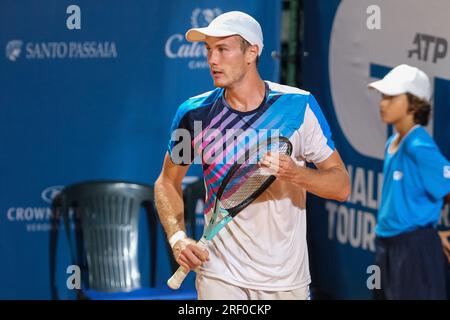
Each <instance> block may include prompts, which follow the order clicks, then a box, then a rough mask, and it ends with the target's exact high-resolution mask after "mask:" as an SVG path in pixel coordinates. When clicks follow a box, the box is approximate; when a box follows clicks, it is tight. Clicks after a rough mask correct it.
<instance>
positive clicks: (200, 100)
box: [178, 88, 223, 116]
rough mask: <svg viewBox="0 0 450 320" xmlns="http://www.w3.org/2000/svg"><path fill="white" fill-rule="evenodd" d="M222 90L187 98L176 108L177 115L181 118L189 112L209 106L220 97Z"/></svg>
mask: <svg viewBox="0 0 450 320" xmlns="http://www.w3.org/2000/svg"><path fill="white" fill-rule="evenodd" d="M222 90H223V89H221V88H216V89H214V90H211V91H207V92H204V93H202V94H199V95H196V96H193V97H190V98H188V99H187V100H185V101H184V102H183V103H182V104H180V106H179V107H178V115H179V116H183V115H185V114H186V113H188V112H190V111H194V110H199V109H201V108H205V107H209V106H211V105H212V104H213V103H214V102H215V101H216V100H217V99H218V98H219V97H220V96H221V94H222Z"/></svg>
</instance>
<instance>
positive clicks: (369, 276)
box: [302, 0, 450, 299]
mask: <svg viewBox="0 0 450 320" xmlns="http://www.w3.org/2000/svg"><path fill="white" fill-rule="evenodd" d="M449 10H450V3H449V2H448V1H445V0H437V1H431V2H429V1H428V2H424V1H420V0H414V1H410V0H408V1H407V0H402V1H388V0H375V1H373V0H370V1H368V0H367V1H366V0H363V1H360V0H346V1H339V0H331V1H330V0H319V1H305V2H304V18H305V21H304V23H305V34H304V44H303V50H304V51H303V55H302V56H303V62H302V80H303V84H304V88H305V89H306V90H309V91H311V92H312V93H313V94H314V95H315V96H316V98H317V100H318V102H319V104H320V105H321V106H322V109H323V111H324V113H325V116H326V118H327V120H328V122H329V123H330V126H331V129H332V132H333V137H334V141H335V142H336V147H337V149H338V151H339V152H340V154H341V156H342V158H343V160H344V162H345V164H346V166H347V169H348V172H349V174H350V177H351V182H352V192H351V196H350V197H349V199H348V201H346V202H344V203H337V202H335V201H328V200H323V199H319V198H316V197H310V201H309V203H308V210H309V211H308V219H309V226H310V227H309V236H310V243H311V245H310V255H311V264H312V273H313V274H312V278H313V287H315V288H317V289H318V290H320V291H321V294H322V295H324V296H328V297H330V298H337V299H370V298H372V296H373V292H372V290H371V283H372V280H373V279H374V278H373V276H374V275H375V271H376V269H375V268H374V266H373V265H374V251H375V242H374V241H375V232H374V227H375V225H376V213H377V209H378V206H379V203H380V198H381V197H380V195H381V186H382V183H383V175H382V161H383V152H384V145H385V142H386V139H387V137H388V136H389V135H390V134H392V128H390V127H387V126H386V125H384V124H383V123H382V122H381V120H380V117H379V107H378V104H379V100H380V96H379V94H377V93H376V92H374V91H369V90H368V89H367V84H368V83H369V82H371V81H374V80H375V79H377V78H382V77H383V76H384V75H385V74H386V73H387V72H388V71H389V70H390V69H392V68H393V67H395V66H396V65H399V64H401V63H407V64H410V65H414V66H417V67H419V68H421V69H423V70H424V71H425V72H426V73H427V74H428V75H429V76H430V78H431V80H432V83H433V92H434V98H433V112H432V117H431V121H430V124H429V125H428V127H427V130H428V131H429V133H430V134H431V135H432V136H433V137H434V139H435V141H436V142H437V144H438V146H439V147H440V149H441V151H442V152H443V153H444V154H445V155H446V157H447V158H449V157H450V127H449V126H448V119H449V118H450V108H449V104H450V69H449V68H448V66H449V64H450V52H449V51H448V42H449V40H450V29H449V28H448V27H447V26H448V15H447V12H449ZM441 227H450V220H449V212H448V206H447V207H446V208H445V209H444V211H443V212H442V219H441Z"/></svg>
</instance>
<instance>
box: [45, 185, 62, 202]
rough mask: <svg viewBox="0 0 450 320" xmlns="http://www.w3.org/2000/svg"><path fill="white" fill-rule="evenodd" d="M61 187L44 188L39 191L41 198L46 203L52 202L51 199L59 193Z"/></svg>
mask: <svg viewBox="0 0 450 320" xmlns="http://www.w3.org/2000/svg"><path fill="white" fill-rule="evenodd" d="M62 189H64V186H53V187H48V188H46V189H44V191H42V193H41V197H42V200H44V201H45V202H47V203H48V204H52V201H53V199H54V198H55V197H56V196H57V195H58V194H60V193H61V191H62Z"/></svg>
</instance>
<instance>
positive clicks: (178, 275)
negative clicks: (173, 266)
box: [167, 237, 207, 290]
mask: <svg viewBox="0 0 450 320" xmlns="http://www.w3.org/2000/svg"><path fill="white" fill-rule="evenodd" d="M197 245H200V246H201V247H202V248H206V245H207V243H206V239H205V238H204V237H202V238H201V239H200V241H198V242H197ZM188 274H189V270H185V269H184V268H183V267H179V268H178V269H177V271H175V273H174V274H173V275H172V277H170V279H169V280H167V285H168V286H169V288H171V289H173V290H177V289H179V288H180V286H181V284H182V283H183V281H184V279H185V278H186V276H187V275H188Z"/></svg>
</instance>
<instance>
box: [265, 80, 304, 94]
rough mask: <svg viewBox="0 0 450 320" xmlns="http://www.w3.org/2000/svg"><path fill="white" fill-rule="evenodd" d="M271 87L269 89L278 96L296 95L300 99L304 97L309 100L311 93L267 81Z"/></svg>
mask: <svg viewBox="0 0 450 320" xmlns="http://www.w3.org/2000/svg"><path fill="white" fill-rule="evenodd" d="M265 82H266V83H267V84H268V85H269V89H270V91H271V92H273V93H278V94H281V95H283V94H287V95H294V96H298V97H304V98H308V97H309V95H311V93H310V92H309V91H306V90H303V89H300V88H297V87H291V86H287V85H284V84H280V83H275V82H271V81H265Z"/></svg>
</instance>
